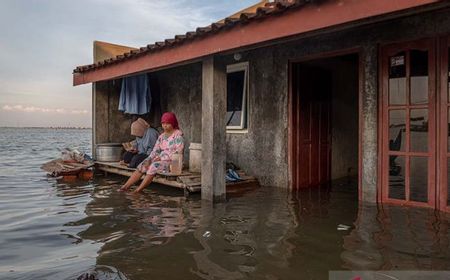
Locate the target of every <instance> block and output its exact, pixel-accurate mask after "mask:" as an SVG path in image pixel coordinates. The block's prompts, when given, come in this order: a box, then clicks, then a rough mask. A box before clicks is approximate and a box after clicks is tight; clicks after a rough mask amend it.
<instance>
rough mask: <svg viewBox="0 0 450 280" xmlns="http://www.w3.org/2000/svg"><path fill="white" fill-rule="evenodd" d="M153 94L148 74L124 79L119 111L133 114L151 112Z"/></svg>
mask: <svg viewBox="0 0 450 280" xmlns="http://www.w3.org/2000/svg"><path fill="white" fill-rule="evenodd" d="M151 105H152V96H151V92H150V84H149V78H148V75H147V74H142V75H136V76H131V77H126V78H123V79H122V89H121V90H120V97H119V111H122V112H124V113H127V114H133V115H143V114H147V113H148V112H150V108H151Z"/></svg>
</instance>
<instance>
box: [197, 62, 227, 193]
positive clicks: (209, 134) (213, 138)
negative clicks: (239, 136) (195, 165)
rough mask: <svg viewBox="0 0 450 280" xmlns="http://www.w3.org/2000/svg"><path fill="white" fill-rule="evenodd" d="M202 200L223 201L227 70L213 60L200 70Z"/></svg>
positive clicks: (204, 64)
mask: <svg viewBox="0 0 450 280" xmlns="http://www.w3.org/2000/svg"><path fill="white" fill-rule="evenodd" d="M202 72H203V73H202V179H201V180H202V199H204V200H209V201H215V202H219V201H224V200H225V195H226V186H225V161H226V126H225V115H226V100H227V92H226V78H227V75H226V69H225V66H224V65H222V64H220V63H218V62H217V61H216V59H214V57H208V58H205V59H204V60H203V70H202Z"/></svg>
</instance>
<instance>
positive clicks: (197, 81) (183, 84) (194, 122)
mask: <svg viewBox="0 0 450 280" xmlns="http://www.w3.org/2000/svg"><path fill="white" fill-rule="evenodd" d="M153 75H154V76H155V77H156V79H157V81H158V85H159V88H160V96H161V108H162V112H166V111H171V112H174V113H175V114H176V116H177V119H178V122H179V125H180V128H181V129H182V130H183V134H184V138H185V149H184V163H185V165H187V164H188V163H189V145H190V143H201V141H202V139H201V138H202V64H201V63H195V64H189V65H185V66H181V67H177V68H172V69H168V70H163V71H159V72H156V73H154V74H153Z"/></svg>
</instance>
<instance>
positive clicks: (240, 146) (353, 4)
mask: <svg viewBox="0 0 450 280" xmlns="http://www.w3.org/2000/svg"><path fill="white" fill-rule="evenodd" d="M187 16H188V15H187ZM130 32H133V31H132V30H130ZM449 53H450V3H449V2H448V1H436V0H399V1H388V0H379V1H370V0H359V1H354V0H340V1H331V0H328V1H327V0H324V1H312V0H311V1H302V0H297V1H261V2H260V3H258V4H256V5H255V6H252V7H249V8H248V9H245V10H243V11H240V12H238V13H236V14H234V15H232V16H230V17H228V18H226V19H224V20H222V21H218V22H215V23H213V24H211V25H209V26H207V27H200V28H197V29H196V30H195V31H192V32H187V33H186V34H183V35H176V36H175V37H174V38H171V39H166V40H165V41H161V42H156V43H154V44H150V45H147V46H145V47H141V48H129V47H125V46H118V45H112V44H108V43H102V42H96V43H95V52H94V57H95V61H94V63H93V64H90V65H84V66H79V67H77V68H76V69H74V71H73V83H74V85H75V86H77V85H81V84H87V83H92V101H93V102H92V104H93V144H94V145H96V144H99V143H105V142H123V141H127V140H129V128H130V124H131V122H132V120H133V116H132V115H129V114H124V113H122V112H120V111H119V110H118V106H119V97H120V91H121V83H122V81H123V79H126V78H129V77H133V76H136V75H142V74H145V75H147V77H148V84H149V87H150V89H151V96H152V103H151V109H150V112H149V113H148V114H146V115H145V116H144V117H145V118H146V119H147V120H149V121H150V122H151V123H152V124H158V123H159V118H160V116H161V113H162V112H165V111H172V112H175V113H176V114H177V116H178V118H179V122H180V127H181V128H182V130H183V131H184V135H185V138H186V141H187V145H186V147H189V144H190V143H201V147H202V166H201V172H202V174H201V183H202V190H201V191H202V198H204V199H207V200H214V199H223V198H224V195H225V179H224V175H225V164H226V161H231V162H233V163H235V164H236V165H237V166H239V167H241V168H242V169H243V170H245V171H246V172H247V173H249V174H252V175H254V176H255V177H256V178H257V179H258V181H259V182H260V184H262V185H268V186H273V187H280V188H290V189H293V190H296V189H301V188H306V187H317V186H320V185H322V184H327V183H329V182H331V181H333V180H335V179H339V178H343V177H354V178H357V188H358V194H359V195H358V196H359V200H361V201H364V202H369V203H377V202H378V203H392V204H400V205H413V206H423V207H429V208H435V209H439V210H442V211H447V212H448V211H450V192H449V190H450V182H449V180H450V178H448V173H449V172H448V171H449V170H450V166H449V162H450V160H449V159H450V142H449V122H450V121H449V119H450V115H449V112H450V91H449V87H450V84H449V77H450V58H449ZM188 159H189V151H188V149H187V148H186V151H185V161H186V162H187V161H188Z"/></svg>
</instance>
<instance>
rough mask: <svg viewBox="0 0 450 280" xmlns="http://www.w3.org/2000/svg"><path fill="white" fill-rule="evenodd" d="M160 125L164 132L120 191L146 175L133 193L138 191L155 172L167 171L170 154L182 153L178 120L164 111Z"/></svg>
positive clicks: (182, 141)
mask: <svg viewBox="0 0 450 280" xmlns="http://www.w3.org/2000/svg"><path fill="white" fill-rule="evenodd" d="M161 125H162V127H163V130H164V132H163V133H162V134H161V135H160V136H159V137H158V140H157V141H156V143H155V147H154V148H153V151H152V152H151V153H150V155H149V156H148V157H147V158H146V159H145V160H144V161H143V162H142V163H141V164H139V166H138V167H137V170H136V171H134V172H133V174H132V175H131V176H130V178H129V179H128V181H127V182H126V183H125V185H123V186H122V188H120V190H121V191H127V190H129V189H130V188H131V186H132V185H134V184H135V183H137V182H138V181H139V180H140V179H141V177H142V175H143V174H144V173H145V174H146V176H145V177H144V179H143V180H142V182H141V184H140V185H139V187H138V188H137V189H136V190H135V191H134V193H139V192H141V191H142V190H143V189H145V188H146V187H147V186H148V185H150V183H151V182H152V181H153V178H154V177H155V175H156V173H157V172H169V166H170V163H171V160H172V155H174V154H176V153H178V154H183V150H184V139H183V133H182V132H181V130H180V129H179V127H178V120H177V117H176V116H175V114H174V113H170V112H168V113H164V114H163V115H162V117H161Z"/></svg>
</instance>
